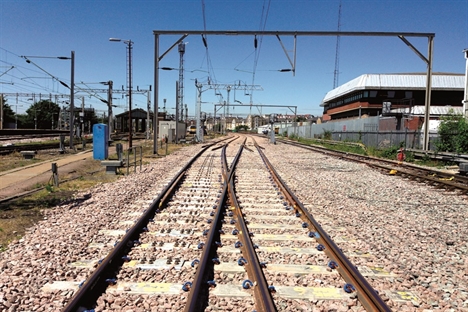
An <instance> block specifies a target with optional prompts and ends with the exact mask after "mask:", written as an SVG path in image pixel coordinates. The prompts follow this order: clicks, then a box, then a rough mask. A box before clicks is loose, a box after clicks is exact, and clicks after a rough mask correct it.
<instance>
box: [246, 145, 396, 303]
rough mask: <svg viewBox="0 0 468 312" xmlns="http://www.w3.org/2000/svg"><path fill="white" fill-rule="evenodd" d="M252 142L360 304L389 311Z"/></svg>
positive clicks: (287, 198)
mask: <svg viewBox="0 0 468 312" xmlns="http://www.w3.org/2000/svg"><path fill="white" fill-rule="evenodd" d="M254 144H255V147H256V148H257V151H258V153H259V154H260V156H261V157H262V159H263V161H264V163H265V165H266V166H267V168H268V170H269V171H270V173H271V175H272V177H273V179H274V180H275V181H276V183H277V185H278V186H279V188H280V189H281V192H282V193H283V194H284V196H285V198H286V200H287V201H288V203H289V204H290V206H292V207H293V208H294V211H295V212H296V213H299V214H300V217H301V219H302V220H303V221H304V222H305V224H306V225H307V228H308V229H309V230H310V232H309V234H310V235H312V236H313V237H315V239H316V240H317V242H318V243H319V244H321V245H322V246H323V247H324V248H325V249H324V252H325V253H326V254H327V256H328V257H329V258H330V259H331V260H332V261H335V263H336V266H335V269H336V270H337V271H338V272H339V273H340V275H341V276H342V277H343V279H344V280H345V281H346V283H347V284H348V285H351V286H352V287H353V288H354V289H355V291H356V293H357V297H358V299H359V301H360V302H361V304H362V305H363V306H364V307H365V308H366V310H367V311H391V309H390V308H389V307H388V306H387V305H386V304H385V302H384V301H383V300H382V298H380V296H379V295H378V294H377V292H376V291H375V290H374V288H373V287H372V286H371V285H370V284H369V283H368V282H367V280H366V279H365V278H364V277H363V276H362V275H361V273H360V272H359V271H358V270H357V269H356V267H355V266H354V265H353V264H352V263H351V262H350V261H349V260H348V258H347V257H346V256H345V255H344V254H343V253H342V252H341V250H340V249H339V247H338V246H337V245H336V244H335V242H333V240H332V239H331V238H330V236H329V235H328V234H327V233H326V232H325V230H324V229H323V228H322V227H321V226H320V224H318V222H317V221H316V220H315V219H314V218H313V217H312V215H311V214H310V213H309V212H308V211H307V209H306V208H305V207H304V205H303V204H302V203H301V202H300V201H299V199H298V198H297V197H296V196H295V195H294V194H293V193H292V192H291V190H290V189H289V188H288V186H287V185H286V183H285V182H284V181H283V180H282V179H281V177H280V176H279V174H278V173H277V172H276V170H275V169H274V168H273V166H272V164H271V163H270V162H269V160H268V158H267V157H266V156H265V154H264V153H263V152H262V151H261V148H260V146H259V145H258V144H257V143H256V142H255V140H254ZM348 287H349V286H348Z"/></svg>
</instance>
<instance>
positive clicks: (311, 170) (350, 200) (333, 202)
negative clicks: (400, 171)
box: [264, 144, 468, 311]
mask: <svg viewBox="0 0 468 312" xmlns="http://www.w3.org/2000/svg"><path fill="white" fill-rule="evenodd" d="M264 147H265V154H266V155H267V157H268V158H269V160H270V162H272V164H273V165H274V166H275V167H276V168H277V171H278V173H279V174H280V175H281V177H282V178H283V180H285V181H286V182H287V184H288V186H290V187H291V188H292V189H294V190H295V192H296V194H297V195H298V197H299V198H300V199H301V201H302V202H303V203H305V204H307V207H308V209H309V211H310V212H311V213H312V214H313V215H314V217H315V218H316V219H317V220H318V221H319V222H320V223H322V225H323V227H324V228H325V229H326V230H327V232H328V233H329V234H330V235H331V236H332V237H334V236H340V235H343V232H342V231H339V230H336V228H337V227H343V228H345V230H346V232H345V233H344V234H345V235H346V236H347V237H349V238H352V239H353V240H354V242H345V243H344V242H340V243H338V245H339V247H340V248H343V250H344V251H345V252H346V251H353V250H356V249H358V250H360V251H361V252H364V253H370V254H371V255H372V257H352V258H351V260H352V261H353V262H354V263H356V264H357V265H358V266H359V265H368V266H375V267H380V268H383V269H385V270H386V271H388V272H392V273H393V274H395V275H396V276H395V277H392V278H385V279H381V278H375V279H372V278H370V279H369V280H370V282H371V285H372V286H374V288H375V289H377V290H379V291H380V293H381V294H382V292H384V291H385V290H392V291H410V292H412V293H413V294H414V295H415V296H416V298H415V299H414V300H412V301H411V302H407V303H403V304H402V303H398V302H395V301H393V300H389V301H388V302H387V303H388V304H389V306H390V307H391V308H392V309H393V310H395V311H437V310H442V311H468V257H467V252H468V243H467V240H466V237H467V234H468V218H467V217H466V208H467V204H468V203H467V197H466V196H461V195H459V194H457V193H455V192H445V191H441V190H438V189H435V188H432V187H430V186H427V185H425V184H418V183H416V182H414V181H409V180H405V179H402V178H400V177H396V176H392V175H385V174H382V173H380V172H378V171H375V170H372V169H370V168H368V167H367V166H365V165H362V164H357V163H352V162H346V161H343V160H339V159H335V158H331V157H328V156H324V155H322V154H316V153H311V152H309V151H305V150H302V149H300V148H296V147H291V146H289V145H288V146H286V145H281V144H279V145H277V146H271V145H264ZM278 149H281V153H278ZM382 297H384V298H385V297H386V296H385V295H382Z"/></svg>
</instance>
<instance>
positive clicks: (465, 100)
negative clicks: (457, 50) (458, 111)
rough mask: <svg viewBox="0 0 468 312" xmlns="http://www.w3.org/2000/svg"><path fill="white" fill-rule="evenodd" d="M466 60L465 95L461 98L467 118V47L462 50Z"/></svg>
mask: <svg viewBox="0 0 468 312" xmlns="http://www.w3.org/2000/svg"><path fill="white" fill-rule="evenodd" d="M463 53H464V54H465V60H466V70H465V96H464V98H463V115H464V116H465V118H468V49H465V50H463Z"/></svg>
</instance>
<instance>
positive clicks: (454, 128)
mask: <svg viewBox="0 0 468 312" xmlns="http://www.w3.org/2000/svg"><path fill="white" fill-rule="evenodd" d="M438 130H439V131H438V132H439V138H438V140H437V141H436V143H435V145H436V149H437V150H438V151H442V152H453V153H459V154H461V153H468V122H467V120H466V118H465V117H464V116H463V115H457V114H454V113H453V110H452V111H450V112H449V115H447V116H444V117H442V118H441V123H440V125H439V129H438Z"/></svg>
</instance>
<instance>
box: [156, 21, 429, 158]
mask: <svg viewBox="0 0 468 312" xmlns="http://www.w3.org/2000/svg"><path fill="white" fill-rule="evenodd" d="M153 35H154V111H155V112H157V111H158V97H159V62H160V61H161V59H162V58H163V57H164V56H165V55H166V54H167V53H168V52H169V51H170V50H172V49H173V48H174V47H175V46H177V44H178V43H179V42H181V41H182V40H184V39H185V38H186V37H187V36H189V35H201V36H202V39H203V40H204V42H206V39H205V36H207V35H215V36H253V37H255V36H276V37H277V38H278V40H279V41H280V44H281V40H280V37H279V36H293V37H294V50H293V51H294V62H293V63H291V65H292V69H291V71H292V72H293V74H294V73H295V61H296V38H297V37H314V36H319V37H320V36H334V37H336V36H341V37H343V36H349V37H398V38H400V39H401V40H403V42H405V44H407V45H408V46H409V47H410V48H411V49H412V50H413V51H414V52H415V53H416V54H418V56H420V57H421V56H423V55H422V54H421V53H419V51H417V50H416V49H415V48H414V46H412V45H411V44H410V43H409V41H408V40H406V39H404V38H408V37H419V38H424V37H425V38H428V56H427V57H424V58H423V60H424V62H425V63H426V64H427V78H426V79H427V83H426V97H425V107H426V115H425V118H426V125H428V124H429V122H428V120H427V119H429V113H428V112H429V111H430V99H431V88H432V87H431V82H432V51H433V42H434V37H435V33H419V32H376V31H369V32H365V31H282V30H272V31H266V30H264V31H254V30H153ZM161 35H181V36H182V37H181V38H179V39H178V41H176V43H174V44H173V45H172V46H171V47H170V48H169V49H168V50H167V51H166V52H164V53H163V54H162V55H161V56H160V55H159V37H160V36H161ZM283 49H284V47H283ZM287 57H288V60H289V61H290V62H291V60H290V58H289V55H288V54H287ZM154 132H155V133H154V153H155V154H157V125H155V131H154ZM428 139H429V127H428V126H426V127H425V129H424V149H425V150H427V149H428V146H429V140H428Z"/></svg>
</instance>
